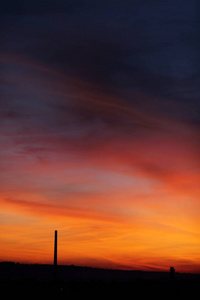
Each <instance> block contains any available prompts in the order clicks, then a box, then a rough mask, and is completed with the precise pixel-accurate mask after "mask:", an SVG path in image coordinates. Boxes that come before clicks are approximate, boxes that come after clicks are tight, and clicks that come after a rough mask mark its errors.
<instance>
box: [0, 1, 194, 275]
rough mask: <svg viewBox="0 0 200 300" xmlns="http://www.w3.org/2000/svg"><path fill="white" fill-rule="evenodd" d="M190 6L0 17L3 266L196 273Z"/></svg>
mask: <svg viewBox="0 0 200 300" xmlns="http://www.w3.org/2000/svg"><path fill="white" fill-rule="evenodd" d="M195 4H196V1H195V0H176V1H174V0H166V1H155V0H152V1H147V0H125V1H119V0H115V1H109V0H101V1H95V0H93V1H92V0H90V1H89V0H85V1H81V0H71V1H65V0H48V1H41V0H30V1H28V0H27V1H20V0H13V1H11V0H10V1H9V0H8V1H4V3H3V4H1V5H2V7H1V9H0V14H1V18H0V28H1V29H0V40H1V46H0V65H1V68H0V70H1V71H0V72H1V76H0V86H1V94H0V232H1V234H0V243H1V247H0V261H15V262H21V263H52V262H53V238H54V230H58V263H59V264H67V265H71V264H74V265H81V266H82V265H84V266H85V265H86V266H93V267H103V268H120V269H133V270H134V269H140V270H155V271H157V270H166V271H168V270H169V268H170V267H171V266H173V267H175V269H176V270H177V271H179V272H200V138H199V132H200V131H199V128H200V126H199V124H200V100H199V99H200V98H199V97H200V88H199V87H200V59H199V53H200V42H199V36H200V22H199V16H198V14H197V11H198V10H197V7H195Z"/></svg>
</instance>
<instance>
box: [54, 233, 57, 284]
mask: <svg viewBox="0 0 200 300" xmlns="http://www.w3.org/2000/svg"><path fill="white" fill-rule="evenodd" d="M54 279H57V230H55V237H54Z"/></svg>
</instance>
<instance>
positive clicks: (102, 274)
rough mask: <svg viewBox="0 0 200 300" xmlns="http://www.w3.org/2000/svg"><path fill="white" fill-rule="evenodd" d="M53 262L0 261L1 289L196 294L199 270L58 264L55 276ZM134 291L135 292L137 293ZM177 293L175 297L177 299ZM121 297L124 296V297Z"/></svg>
mask: <svg viewBox="0 0 200 300" xmlns="http://www.w3.org/2000/svg"><path fill="white" fill-rule="evenodd" d="M53 274H54V266H53V265H42V264H41V265H40V264H20V263H14V262H2V263H0V283H1V291H2V292H3V293H5V294H6V295H7V296H12V295H13V296H27V295H32V296H42V295H43V296H45V297H46V296H48V295H49V296H52V295H56V296H57V297H61V298H66V297H67V296H68V295H69V294H70V295H74V296H76V297H79V296H81V297H82V296H84V295H85V296H90V297H93V296H102V297H104V296H106V295H107V293H111V294H112V295H113V296H118V295H123V297H125V298H126V296H127V297H130V296H131V294H132V296H131V297H134V294H135V293H137V294H138V293H139V294H140V295H141V296H142V295H143V296H144V295H146V296H148V295H149V296H150V295H154V296H155V297H159V296H161V294H160V293H162V295H164V296H168V297H171V296H173V295H174V294H175V295H179V297H180V296H185V295H188V296H189V295H190V296H191V295H192V294H194V295H195V294H196V293H197V292H198V289H199V283H200V274H190V273H175V276H174V279H173V280H171V278H170V272H146V271H139V270H138V271H124V270H112V269H100V268H91V267H80V266H74V265H71V266H65V265H59V266H58V269H57V278H56V280H55V278H54V276H53ZM139 294H138V295H139ZM179 297H178V299H180V298H179ZM125 298H124V299H125Z"/></svg>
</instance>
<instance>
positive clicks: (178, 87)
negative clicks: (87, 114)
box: [1, 0, 200, 121]
mask: <svg viewBox="0 0 200 300" xmlns="http://www.w3.org/2000/svg"><path fill="white" fill-rule="evenodd" d="M197 11H198V9H197V1H194V0H192V1H189V0H182V1H172V0H169V1H60V0H59V1H53V0H51V1H37V0H34V1H18V0H16V1H5V2H4V3H2V7H1V52H2V53H9V54H15V55H21V56H25V57H27V58H31V59H34V60H36V61H38V63H41V64H45V65H46V66H49V67H51V68H53V69H55V70H58V71H62V72H64V73H66V74H68V75H69V74H71V75H73V76H76V77H77V76H78V77H81V78H84V79H85V80H88V81H90V82H94V83H95V84H98V85H100V86H101V87H103V88H104V89H106V90H107V91H109V92H111V93H122V94H123V97H125V94H128V93H129V92H131V91H132V90H134V91H139V92H140V91H142V92H144V91H145V92H146V93H148V94H149V95H154V96H158V97H160V96H161V98H162V100H161V101H166V103H165V105H164V109H166V104H167V101H170V104H169V105H167V106H168V107H167V110H168V111H169V112H170V113H171V114H172V116H174V114H175V117H176V113H175V112H174V110H175V109H176V108H177V107H179V108H180V109H178V110H179V111H178V112H177V116H178V117H180V118H183V119H187V120H188V121H199V70H200V62H199V51H200V45H199V18H198V13H197ZM132 101H133V100H132ZM154 105H155V104H153V103H152V109H154ZM157 105H158V103H156V106H157ZM159 106H161V107H160V109H161V110H162V107H163V105H161V103H159Z"/></svg>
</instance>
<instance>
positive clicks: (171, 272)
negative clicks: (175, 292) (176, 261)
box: [169, 267, 175, 281]
mask: <svg viewBox="0 0 200 300" xmlns="http://www.w3.org/2000/svg"><path fill="white" fill-rule="evenodd" d="M174 274H175V269H174V268H173V267H171V268H170V269H169V275H170V281H174Z"/></svg>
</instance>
